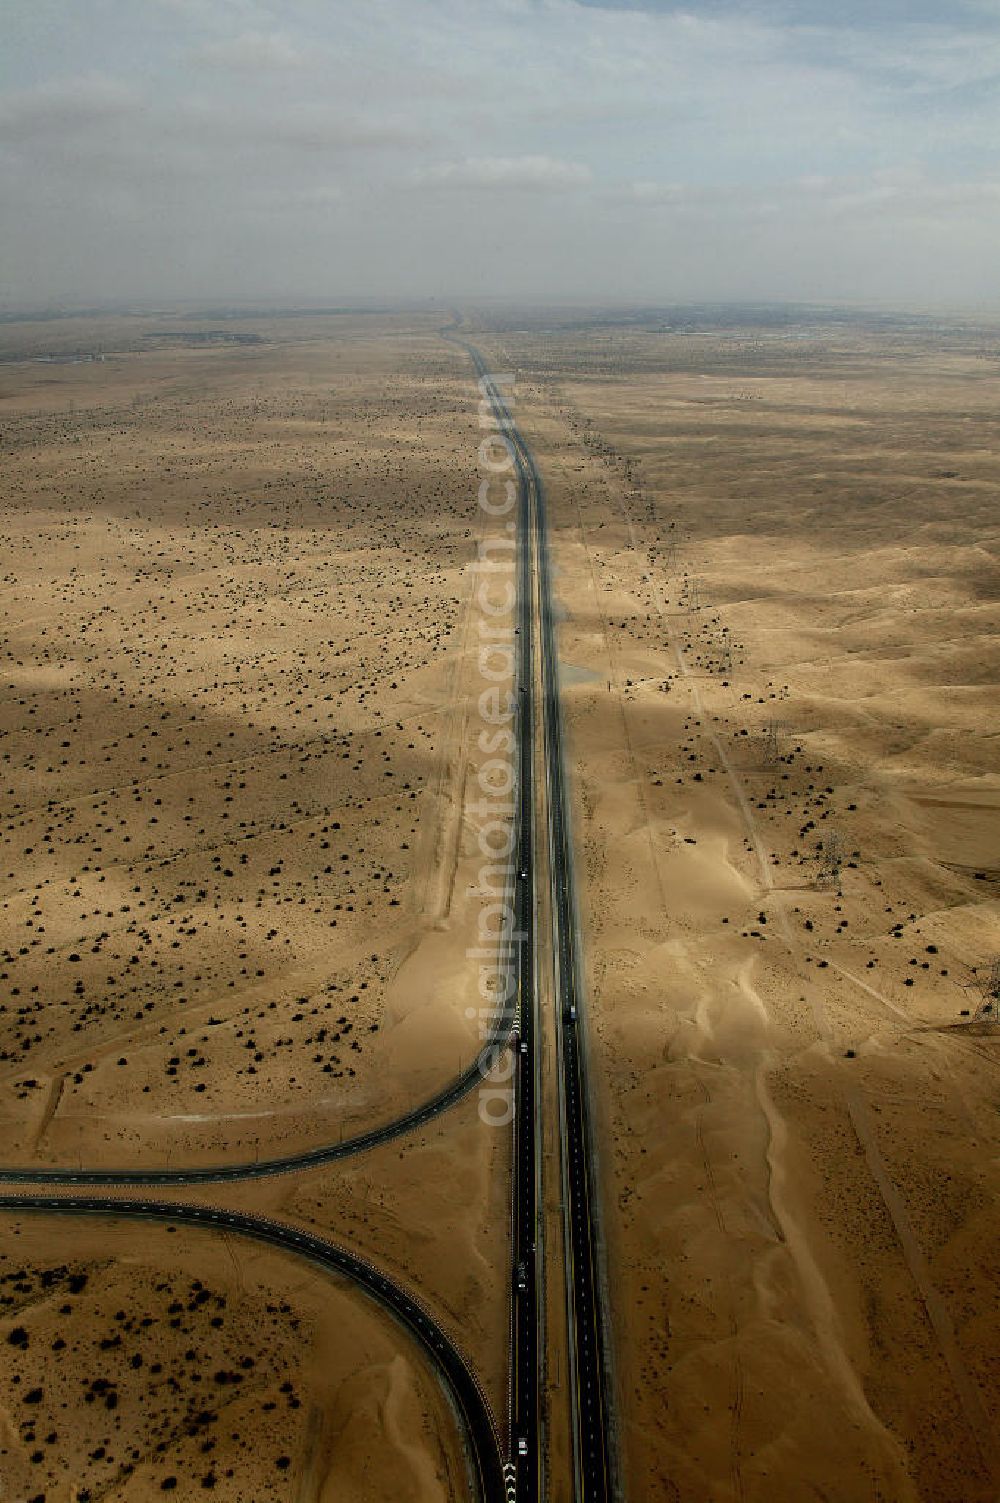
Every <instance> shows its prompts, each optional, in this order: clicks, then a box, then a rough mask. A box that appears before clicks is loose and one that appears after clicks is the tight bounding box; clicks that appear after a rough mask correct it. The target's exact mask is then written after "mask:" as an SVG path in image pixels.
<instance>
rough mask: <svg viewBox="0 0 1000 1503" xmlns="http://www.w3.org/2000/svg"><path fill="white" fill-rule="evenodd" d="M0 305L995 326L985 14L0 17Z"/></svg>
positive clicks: (866, 7) (421, 7)
mask: <svg viewBox="0 0 1000 1503" xmlns="http://www.w3.org/2000/svg"><path fill="white" fill-rule="evenodd" d="M0 21H2V30H3V35H4V46H3V48H2V58H3V60H2V63H0V194H2V199H0V202H2V213H3V223H4V232H3V242H2V262H0V302H3V303H5V304H11V303H25V302H28V303H36V302H44V301H48V300H60V299H98V298H100V299H107V298H114V297H125V298H130V297H142V298H156V297H163V298H172V297H178V296H180V297H226V296H227V295H229V296H250V297H255V296H270V297H279V296H280V297H297V298H298V297H302V298H310V299H315V298H323V299H330V298H332V299H337V298H342V297H344V298H346V297H353V296H362V297H363V296H373V297H381V296H400V295H405V296H410V295H418V296H422V295H433V296H435V297H439V298H442V299H444V298H454V297H457V298H461V297H476V296H484V295H486V294H493V293H495V294H498V295H515V296H529V297H551V296H554V295H558V296H560V297H566V298H583V297H597V298H618V299H626V300H631V299H635V300H647V301H648V300H660V301H670V300H673V299H685V298H706V299H708V298H714V299H729V298H734V299H736V298H767V299H783V298H787V299H791V300H803V299H804V300H823V299H842V300H848V301H851V300H868V299H889V300H892V301H895V302H902V303H911V304H917V303H920V304H926V303H931V304H941V303H960V302H969V301H977V300H982V301H988V302H990V303H994V304H995V303H997V302H1000V0H689V3H688V4H686V5H685V4H673V3H670V0H660V3H653V0H649V3H646V4H631V3H626V0H490V3H488V4H487V3H485V0H85V3H82V0H0Z"/></svg>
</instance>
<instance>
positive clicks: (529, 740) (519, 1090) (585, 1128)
mask: <svg viewBox="0 0 1000 1503" xmlns="http://www.w3.org/2000/svg"><path fill="white" fill-rule="evenodd" d="M457 342H460V341H457ZM463 348H465V349H466V351H467V352H468V354H469V356H470V357H471V359H472V361H473V363H474V365H475V367H476V370H477V373H478V375H479V376H480V379H481V383H482V387H481V389H482V390H483V392H484V394H485V396H486V399H487V400H488V401H489V403H490V406H491V408H492V410H493V414H494V417H495V420H496V422H497V426H498V428H499V430H500V431H501V432H503V433H505V434H506V436H507V439H508V440H509V443H510V448H511V457H512V460H513V464H514V467H515V470H516V474H517V481H518V486H517V494H518V512H517V515H518V549H517V555H516V564H515V567H516V574H517V591H516V605H515V612H516V629H517V650H516V654H515V677H516V705H517V708H516V717H517V719H516V727H517V739H516V785H515V786H516V795H515V835H516V840H515V847H514V849H515V852H516V855H515V859H514V863H513V868H514V870H513V876H512V879H511V884H510V896H511V899H512V904H513V911H514V916H515V933H514V936H513V940H512V945H511V952H510V963H511V964H512V966H513V969H514V974H515V977H516V985H515V986H514V987H505V988H504V989H503V995H502V1000H501V1002H500V1004H499V1006H498V1009H497V1013H496V1015H495V1017H494V1019H493V1021H492V1024H491V1026H490V1028H489V1029H488V1032H487V1037H486V1039H485V1042H484V1044H483V1047H482V1049H481V1050H480V1052H479V1055H478V1056H477V1058H476V1059H475V1060H474V1061H473V1063H472V1064H470V1065H469V1066H468V1067H467V1068H466V1069H465V1070H463V1071H462V1072H461V1073H460V1074H459V1075H458V1076H457V1077H456V1079H454V1080H453V1081H451V1082H449V1083H448V1084H447V1085H445V1086H444V1087H443V1088H442V1089H441V1090H440V1091H439V1092H438V1093H437V1094H436V1095H434V1096H432V1097H430V1098H429V1099H428V1100H427V1101H425V1102H423V1103H421V1104H420V1105H418V1106H416V1107H413V1108H412V1109H411V1110H409V1111H407V1112H405V1113H403V1114H402V1115H401V1116H399V1117H397V1118H395V1119H393V1120H392V1121H390V1122H387V1123H385V1124H384V1125H383V1126H381V1127H375V1128H372V1129H371V1130H369V1131H367V1132H364V1133H360V1134H357V1135H355V1136H353V1137H350V1138H345V1139H343V1140H340V1141H337V1142H333V1143H326V1144H320V1145H318V1146H316V1147H315V1148H312V1149H307V1150H305V1151H303V1152H300V1153H294V1154H286V1155H282V1156H280V1157H276V1158H270V1159H264V1160H254V1161H253V1162H244V1163H234V1164H216V1165H203V1166H199V1167H192V1168H183V1167H181V1168H175V1169H169V1168H150V1169H142V1168H123V1169H95V1168H90V1169H87V1168H79V1169H68V1168H46V1167H32V1168H27V1167H20V1166H18V1167H11V1168H0V1182H4V1183H7V1184H33V1185H40V1184H50V1185H51V1184H58V1185H62V1186H69V1187H75V1186H81V1185H82V1186H95V1185H105V1186H110V1185H118V1186H125V1185H128V1186H183V1185H196V1184H209V1183H223V1182H226V1181H237V1180H247V1179H259V1178H264V1177H267V1176H270V1175H276V1174H288V1173H292V1172H295V1171H298V1170H305V1169H310V1168H314V1167H316V1166H318V1165H322V1164H327V1163H332V1162H335V1161H336V1160H338V1159H341V1158H347V1157H349V1156H351V1155H353V1154H357V1153H360V1152H363V1151H364V1150H365V1149H367V1148H371V1147H374V1146H375V1145H376V1144H379V1143H384V1142H386V1141H388V1140H390V1139H392V1138H395V1137H399V1136H401V1135H403V1134H405V1133H409V1132H412V1131H414V1130H416V1129H418V1128H420V1127H422V1126H424V1125H425V1124H427V1123H428V1122H430V1121H432V1120H433V1119H434V1118H435V1117H437V1116H439V1115H440V1114H441V1113H442V1112H444V1111H447V1110H448V1108H449V1107H451V1106H452V1105H454V1104H455V1103H456V1102H457V1101H459V1100H461V1099H462V1097H464V1096H465V1095H466V1094H467V1093H468V1092H469V1091H470V1090H471V1089H473V1087H475V1085H476V1084H477V1083H478V1082H479V1081H480V1080H482V1078H483V1077H484V1076H485V1075H487V1074H488V1073H489V1072H490V1069H491V1067H492V1065H493V1064H494V1062H495V1060H496V1058H497V1056H498V1053H499V1052H500V1051H501V1050H503V1049H504V1048H506V1047H507V1046H508V1044H509V1043H510V1042H511V1041H513V1046H514V1049H515V1070H514V1091H515V1098H514V1149H513V1185H512V1208H511V1224H512V1249H511V1257H512V1268H511V1292H510V1311H511V1319H510V1331H511V1385H510V1412H509V1415H508V1427H507V1428H508V1431H509V1434H508V1436H507V1445H506V1447H505V1448H504V1449H505V1450H506V1457H507V1460H506V1462H505V1463H504V1462H502V1459H501V1447H500V1444H499V1440H498V1436H497V1433H496V1427H495V1424H494V1421H493V1416H492V1413H491V1411H490V1407H489V1404H488V1403H487V1401H486V1399H485V1397H484V1396H483V1394H482V1391H481V1389H480V1388H479V1385H478V1382H477V1380H476V1378H475V1376H474V1374H473V1373H472V1370H471V1368H470V1367H469V1366H468V1364H467V1363H466V1362H465V1359H464V1358H463V1357H462V1356H461V1354H460V1353H459V1352H458V1350H457V1349H456V1348H455V1347H454V1346H453V1345H452V1344H451V1343H450V1342H449V1340H448V1338H447V1337H446V1336H445V1335H444V1333H443V1332H442V1331H441V1329H440V1327H438V1326H437V1324H436V1323H435V1322H434V1320H433V1319H432V1317H431V1316H430V1315H429V1314H428V1312H427V1311H425V1310H424V1309H423V1307H422V1306H421V1305H420V1304H419V1303H418V1302H417V1301H416V1300H415V1299H414V1298H413V1297H412V1296H411V1295H409V1294H408V1293H407V1292H406V1291H404V1290H403V1289H402V1288H401V1287H400V1286H398V1285H396V1284H394V1283H393V1282H392V1281H391V1280H390V1279H388V1278H386V1276H385V1275H384V1274H382V1273H380V1272H379V1271H378V1270H377V1269H375V1268H374V1267H373V1266H372V1265H371V1264H368V1263H366V1262H365V1261H364V1260H362V1259H360V1258H357V1257H355V1256H354V1255H353V1254H351V1253H349V1252H346V1251H345V1250H344V1249H342V1248H338V1247H336V1246H335V1245H334V1244H333V1243H330V1242H327V1241H325V1240H324V1239H323V1238H320V1237H317V1236H315V1235H313V1234H311V1233H308V1232H305V1231H301V1230H299V1229H297V1228H295V1227H290V1226H288V1225H285V1224H283V1223H280V1222H275V1221H270V1220H268V1219H267V1218H264V1217H257V1216H252V1215H248V1214H246V1213H243V1212H237V1211H228V1210H225V1209H220V1208H213V1207H204V1206H197V1205H186V1204H180V1205H177V1204H169V1203H163V1202H158V1201H155V1200H146V1199H131V1198H130V1199H119V1198H117V1197H115V1198H114V1199H107V1198H101V1197H96V1196H80V1195H76V1194H73V1195H68V1196H58V1195H46V1194H43V1193H34V1194H24V1195H20V1194H19V1195H8V1196H0V1210H7V1211H14V1210H17V1211H21V1212H25V1211H48V1212H53V1213H56V1214H61V1215H70V1214H78V1215H105V1216H114V1217H132V1218H140V1219H147V1220H155V1221H161V1222H163V1221H167V1222H181V1221H184V1222H191V1223H196V1224H198V1225H204V1226H215V1227H218V1228H223V1229H227V1230H231V1231H236V1232H239V1233H240V1234H241V1235H243V1236H247V1237H253V1238H256V1239H257V1240H258V1241H264V1242H270V1243H272V1244H274V1245H276V1246H279V1247H282V1248H283V1249H284V1250H285V1251H289V1252H295V1253H296V1254H298V1255H299V1256H302V1257H306V1258H309V1259H311V1261H313V1262H315V1263H319V1264H320V1265H321V1266H323V1267H325V1268H327V1269H329V1270H331V1271H334V1272H338V1273H342V1274H345V1275H347V1276H348V1277H350V1278H352V1279H354V1280H355V1281H356V1282H357V1283H358V1284H359V1285H360V1286H361V1287H362V1288H363V1289H365V1291H366V1292H367V1293H368V1294H369V1295H371V1297H372V1298H374V1299H377V1300H378V1301H379V1302H380V1303H381V1304H383V1305H384V1306H385V1308H386V1309H388V1310H390V1311H391V1312H392V1313H393V1314H394V1315H395V1316H396V1317H397V1319H399V1320H400V1321H401V1322H402V1324H403V1325H405V1326H406V1327H407V1328H408V1329H410V1330H411V1331H412V1332H413V1334H414V1335H415V1336H416V1337H417V1338H418V1339H419V1340H420V1341H421V1342H422V1344H423V1346H424V1348H425V1350H426V1351H427V1352H428V1354H429V1355H430V1356H431V1358H432V1359H433V1361H434V1362H435V1363H436V1365H437V1369H438V1371H439V1373H440V1374H441V1375H442V1378H443V1381H444V1382H445V1384H446V1387H447V1388H448V1391H449V1392H450V1393H451V1395H452V1397H453V1399H454V1402H455V1405H456V1409H457V1411H458V1413H459V1416H460V1418H461V1420H462V1424H463V1427H464V1431H465V1435H466V1439H467V1442H468V1447H469V1452H470V1456H471V1457H472V1459H473V1471H474V1474H475V1479H476V1484H477V1488H478V1495H479V1497H480V1498H482V1499H483V1500H486V1503H494V1500H499V1499H501V1498H503V1499H506V1500H507V1503H512V1500H514V1499H516V1500H518V1503H521V1500H524V1503H535V1500H537V1499H538V1498H540V1497H542V1496H543V1495H544V1478H543V1466H544V1459H543V1450H544V1447H543V1444H542V1439H543V1437H542V1427H541V1411H540V1388H541V1383H540V1376H541V1372H542V1365H543V1359H544V1352H545V1342H544V1329H543V1295H544V1290H543V1281H542V1268H543V1260H542V1256H541V1246H542V1242H541V1230H542V1215H541V1196H540V1190H541V1089H540V1054H539V1050H538V1048H537V1047H536V1044H537V1039H538V1036H539V1030H538V995H537V984H536V983H537V978H536V974H535V942H536V934H535V906H536V903H535V899H536V888H535V841H534V828H535V810H536V799H535V785H534V759H535V701H536V689H535V658H536V648H535V623H536V616H537V621H538V626H539V635H540V641H539V644H538V655H539V658H540V673H541V687H542V712H543V714H542V720H543V726H544V756H545V778H546V788H547V822H546V823H547V839H548V850H549V876H550V885H551V902H552V913H553V921H554V928H555V933H554V951H555V958H556V969H557V1010H556V1036H557V1043H558V1059H559V1069H558V1078H559V1094H560V1125H561V1152H562V1162H563V1181H564V1184H563V1195H564V1208H565V1209H564V1237H565V1244H566V1262H567V1282H568V1300H567V1315H568V1322H569V1331H570V1374H571V1407H572V1416H573V1430H574V1440H573V1450H574V1484H575V1485H574V1496H575V1498H576V1499H577V1500H578V1503H610V1499H611V1497H612V1487H611V1459H610V1445H609V1429H608V1405H607V1386H606V1384H607V1380H606V1363H605V1337H604V1323H603V1313H602V1306H601V1281H600V1270H599V1263H598V1252H597V1233H596V1228H595V1212H594V1207H595V1201H596V1197H595V1194H594V1181H593V1161H592V1147H591V1128H590V1112H589V1098H588V1092H587V1085H586V1058H585V1051H584V1047H583V1044H584V1040H583V1038H582V1035H581V1012H580V1009H581V1001H582V996H581V989H580V985H579V957H578V944H577V926H576V908H575V898H574V892H573V871H572V844H571V839H570V834H569V830H568V827H567V817H566V807H567V800H566V791H565V769H564V761H563V749H562V717H561V706H560V699H559V682H558V657H557V651H556V636H555V627H554V619H553V610H552V599H551V572H550V566H549V556H548V537H547V530H546V515H545V497H544V490H543V487H542V482H541V478H540V476H539V474H538V470H537V468H536V466H535V462H534V459H533V457H532V455H531V452H530V450H529V449H528V447H527V445H526V443H525V442H524V439H523V438H522V436H521V434H520V433H519V431H518V430H517V427H516V425H515V424H514V422H513V419H512V417H511V414H510V411H509V409H508V407H507V404H506V402H505V400H504V397H503V394H502V392H501V390H500V388H499V386H498V385H497V383H496V381H495V380H494V379H493V378H492V377H491V376H490V374H489V372H488V370H487V368H486V364H485V362H484V360H483V358H482V356H481V354H480V352H479V351H478V350H476V349H475V347H474V346H472V345H468V344H464V345H463Z"/></svg>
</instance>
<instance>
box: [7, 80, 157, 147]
mask: <svg viewBox="0 0 1000 1503" xmlns="http://www.w3.org/2000/svg"><path fill="white" fill-rule="evenodd" d="M140 107H141V96H140V95H139V93H138V91H137V90H136V89H135V88H133V87H131V86H130V85H128V84H125V83H122V82H119V81H118V80H117V79H111V78H102V77H100V76H99V75H88V76H85V77H81V78H70V79H58V80H54V81H52V82H50V83H45V84H41V85H40V86H38V87H36V88H34V89H21V90H18V91H17V92H15V93H11V94H8V95H7V96H6V98H3V99H0V140H3V141H7V142H9V143H12V144H17V143H20V142H30V141H31V140H33V139H37V138H43V137H46V136H53V135H61V134H65V133H67V132H70V133H73V132H76V131H79V130H86V129H88V128H90V127H93V126H98V127H100V126H104V125H107V124H112V125H118V124H120V123H121V121H122V119H123V118H124V117H125V116H129V115H134V114H136V113H137V111H138V110H139V109H140Z"/></svg>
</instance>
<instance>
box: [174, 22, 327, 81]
mask: <svg viewBox="0 0 1000 1503" xmlns="http://www.w3.org/2000/svg"><path fill="white" fill-rule="evenodd" d="M195 60H196V61H197V62H200V63H208V64H211V65H213V66H215V67H222V68H232V69H234V70H235V71H237V72H242V73H256V72H259V71H269V70H272V69H285V68H301V67H302V66H303V65H304V64H305V62H306V54H305V53H304V52H303V51H302V50H301V49H300V48H298V47H297V46H295V45H294V43H293V42H291V41H290V40H289V38H288V37H287V36H285V35H283V34H282V33H281V32H276V31H270V32H267V31H242V32H240V33H238V34H237V35H236V36H233V37H226V38H223V39H222V40H221V41H217V42H207V43H206V44H205V45H204V46H203V47H201V48H200V49H199V50H198V51H197V52H196V53H195Z"/></svg>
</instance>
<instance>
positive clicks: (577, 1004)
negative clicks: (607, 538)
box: [508, 424, 614, 1503]
mask: <svg viewBox="0 0 1000 1503" xmlns="http://www.w3.org/2000/svg"><path fill="white" fill-rule="evenodd" d="M508 434H509V436H510V438H511V439H512V441H513V442H514V444H515V445H516V447H517V450H518V453H519V457H520V462H519V469H520V470H521V472H522V473H523V475H524V476H525V478H526V483H527V486H528V489H529V491H530V493H531V497H532V503H533V506H532V513H533V539H532V542H533V551H534V556H535V570H536V578H537V588H538V613H539V625H540V641H539V649H540V658H541V679H542V713H543V722H544V730H545V766H546V781H547V793H548V834H549V874H550V883H551V898H552V914H553V923H554V931H555V932H554V947H555V957H556V972H557V997H556V1003H557V1010H556V1034H557V1041H558V1076H559V1081H560V1124H561V1129H562V1134H563V1144H562V1150H563V1170H564V1185H563V1194H564V1233H565V1239H566V1265H567V1282H568V1288H569V1300H568V1310H567V1315H568V1323H569V1333H570V1336H569V1339H570V1374H571V1409H572V1415H573V1431H574V1435H573V1454H574V1474H575V1475H574V1482H575V1486H574V1493H575V1497H576V1498H577V1500H579V1503H610V1500H611V1499H612V1498H613V1496H614V1486H613V1474H612V1452H611V1443H610V1441H611V1437H610V1425H609V1406H608V1376H607V1354H606V1328H605V1318H604V1310H603V1299H602V1280H601V1269H600V1264H599V1257H598V1233H597V1224H596V1221H597V1212H596V1207H597V1197H596V1194H595V1185H594V1178H595V1176H594V1156H593V1133H592V1127H591V1111H590V1097H589V1092H588V1088H587V1063H586V1048H585V1043H586V1041H585V1037H584V1031H583V1029H584V997H583V991H582V987H581V985H580V957H579V944H578V938H579V935H578V927H577V914H576V899H575V893H574V886H573V849H572V838H571V832H570V829H569V824H568V815H567V807H568V799H567V793H566V770H565V759H564V753H563V725H562V705H561V699H560V694H559V657H558V649H557V642H556V630H555V617H554V611H553V601H552V576H551V565H550V560H549V543H548V529H547V518H546V509H545V490H544V487H543V485H542V480H541V476H540V475H539V473H538V469H537V467H536V465H535V461H534V458H533V456H532V454H531V451H530V449H529V448H528V446H527V444H526V443H525V441H524V439H523V437H522V436H521V434H520V433H519V431H518V430H517V428H516V426H514V425H513V424H511V425H510V427H509V428H508Z"/></svg>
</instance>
